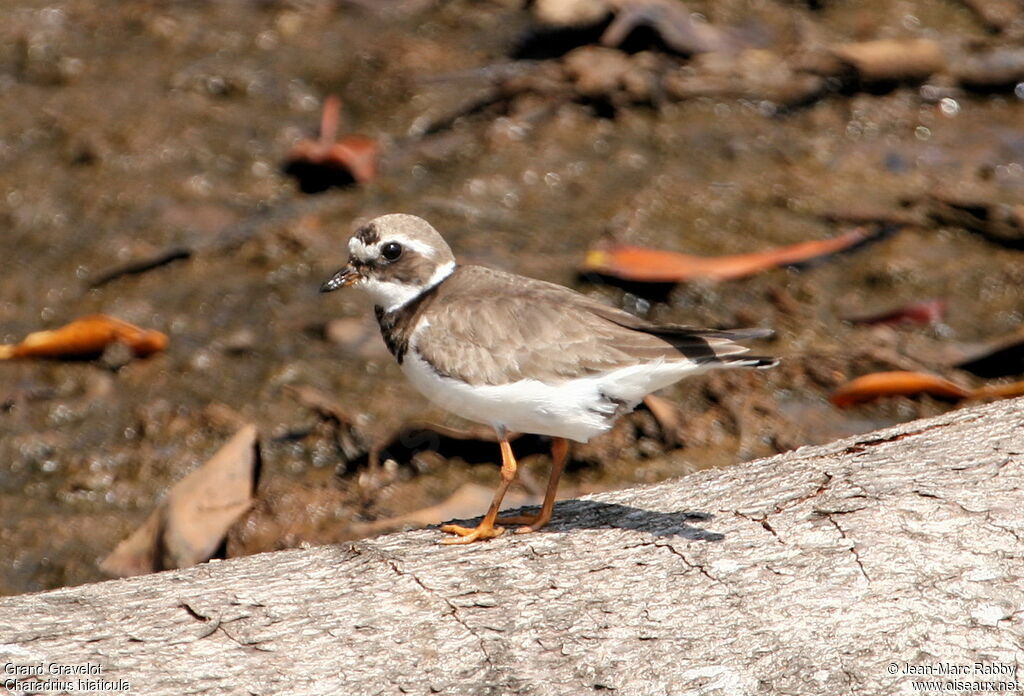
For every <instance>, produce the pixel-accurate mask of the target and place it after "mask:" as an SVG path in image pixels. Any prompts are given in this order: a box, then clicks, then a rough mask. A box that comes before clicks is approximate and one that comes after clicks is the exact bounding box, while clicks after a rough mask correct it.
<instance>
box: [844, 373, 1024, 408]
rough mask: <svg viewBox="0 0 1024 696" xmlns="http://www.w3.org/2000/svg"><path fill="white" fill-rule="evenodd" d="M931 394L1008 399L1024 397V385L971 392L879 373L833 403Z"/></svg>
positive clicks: (850, 385) (934, 380) (848, 387)
mask: <svg viewBox="0 0 1024 696" xmlns="http://www.w3.org/2000/svg"><path fill="white" fill-rule="evenodd" d="M918 394H931V395H932V396H937V397H939V398H940V399H950V400H952V401H961V400H963V399H977V400H980V399H1008V398H1010V397H1014V396H1024V381H1022V382H1012V383H1010V384H994V385H986V386H984V387H978V388H977V389H967V388H965V387H961V386H960V385H959V384H956V383H954V382H950V381H949V380H948V379H945V378H943V377H939V376H937V375H929V374H926V373H924V372H899V371H897V372H875V373H873V374H870V375H864V376H863V377H858V378H857V379H854V380H851V381H850V382H847V383H846V384H844V385H843V386H841V387H839V388H838V389H836V390H835V391H834V392H832V396H830V397H829V401H831V402H832V403H833V404H835V405H836V406H838V407H839V408H846V407H847V406H853V405H854V404H859V403H863V402H865V401H872V400H874V399H878V398H881V397H883V396H916V395H918Z"/></svg>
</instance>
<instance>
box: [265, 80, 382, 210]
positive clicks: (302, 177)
mask: <svg viewBox="0 0 1024 696" xmlns="http://www.w3.org/2000/svg"><path fill="white" fill-rule="evenodd" d="M340 121H341V99H339V98H338V97H337V96H335V95H331V96H329V97H327V99H325V100H324V110H323V114H322V115H321V117H320V137H319V138H317V139H316V140H303V141H301V142H299V143H298V144H296V145H295V147H293V148H292V149H291V151H290V152H289V153H288V156H287V157H286V158H285V171H287V172H288V173H290V174H293V175H294V176H295V177H296V178H298V179H299V183H300V185H301V187H302V189H303V190H304V191H306V192H307V193H313V192H318V191H323V190H325V189H327V188H329V187H330V186H332V185H341V184H343V183H344V182H345V180H346V179H347V181H348V183H351V182H352V181H355V182H357V183H360V184H366V183H368V182H370V181H372V180H373V179H374V178H375V177H376V176H377V155H378V150H379V146H378V145H377V141H375V140H373V139H372V138H368V137H366V136H363V135H347V136H345V137H343V138H341V139H340V140H339V139H338V137H337V136H338V127H339V124H340ZM338 175H341V176H338Z"/></svg>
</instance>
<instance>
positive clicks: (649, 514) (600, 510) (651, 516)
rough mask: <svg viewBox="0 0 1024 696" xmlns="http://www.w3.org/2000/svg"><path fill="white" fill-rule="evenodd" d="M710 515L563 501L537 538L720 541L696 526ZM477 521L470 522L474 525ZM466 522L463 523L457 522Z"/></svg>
mask: <svg viewBox="0 0 1024 696" xmlns="http://www.w3.org/2000/svg"><path fill="white" fill-rule="evenodd" d="M538 511H539V508H538V507H537V506H535V505H534V506H528V507H524V508H519V509H512V510H502V511H501V515H500V516H502V517H510V516H513V515H524V514H525V515H535V514H536V513H537V512H538ZM712 519H714V515H712V514H710V513H707V512H696V511H693V510H679V511H676V512H654V511H652V510H643V509H641V508H635V507H632V506H630V505H620V504H618V503H602V502H598V501H596V500H566V501H563V502H560V503H556V504H555V510H554V514H553V515H552V517H551V522H550V523H549V524H548V525H547V526H546V527H544V528H543V529H540V530H538V532H537V533H538V534H543V533H559V532H568V531H571V530H573V529H633V530H636V531H639V532H647V533H649V534H653V535H654V536H657V537H681V538H683V539H686V540H687V541H722V540H723V539H725V535H724V534H722V533H720V532H712V531H710V530H707V529H704V528H703V527H699V526H696V524H695V523H697V522H707V521H710V520H712ZM479 520H480V518H476V519H474V520H473V522H474V523H478V522H479ZM460 521H466V520H460Z"/></svg>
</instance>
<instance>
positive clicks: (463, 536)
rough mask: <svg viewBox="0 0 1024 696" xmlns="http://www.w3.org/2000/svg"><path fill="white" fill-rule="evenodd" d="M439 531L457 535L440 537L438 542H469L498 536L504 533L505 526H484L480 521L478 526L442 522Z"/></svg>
mask: <svg viewBox="0 0 1024 696" xmlns="http://www.w3.org/2000/svg"><path fill="white" fill-rule="evenodd" d="M441 531H442V532H447V533H448V534H455V535H457V536H456V537H455V538H454V539H442V540H441V542H440V543H442V544H471V543H473V542H474V541H483V540H485V539H493V538H495V537H499V536H501V535H502V534H504V533H505V528H504V527H495V526H493V525H487V526H484V525H483V524H482V523H481V524H480V526H478V527H461V526H459V525H457V524H443V525H441Z"/></svg>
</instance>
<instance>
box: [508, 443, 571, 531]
mask: <svg viewBox="0 0 1024 696" xmlns="http://www.w3.org/2000/svg"><path fill="white" fill-rule="evenodd" d="M568 458H569V441H568V440H566V439H565V438H562V437H556V438H555V439H554V440H553V441H552V443H551V477H550V478H549V479H548V488H547V490H546V491H545V492H544V504H543V505H542V506H541V508H540V513H538V514H537V515H536V516H533V517H531V516H529V515H516V516H515V517H499V518H498V520H497V522H498V524H522V525H526V526H524V527H520V528H519V529H517V530H516V534H526V533H528V532H536V531H537V530H538V529H540V528H541V527H543V526H544V525H546V524H547V523H548V522H549V521H550V520H551V513H552V511H553V510H554V509H555V494H556V493H557V492H558V479H559V478H560V477H561V476H562V470H563V469H565V462H566V460H567V459H568Z"/></svg>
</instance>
